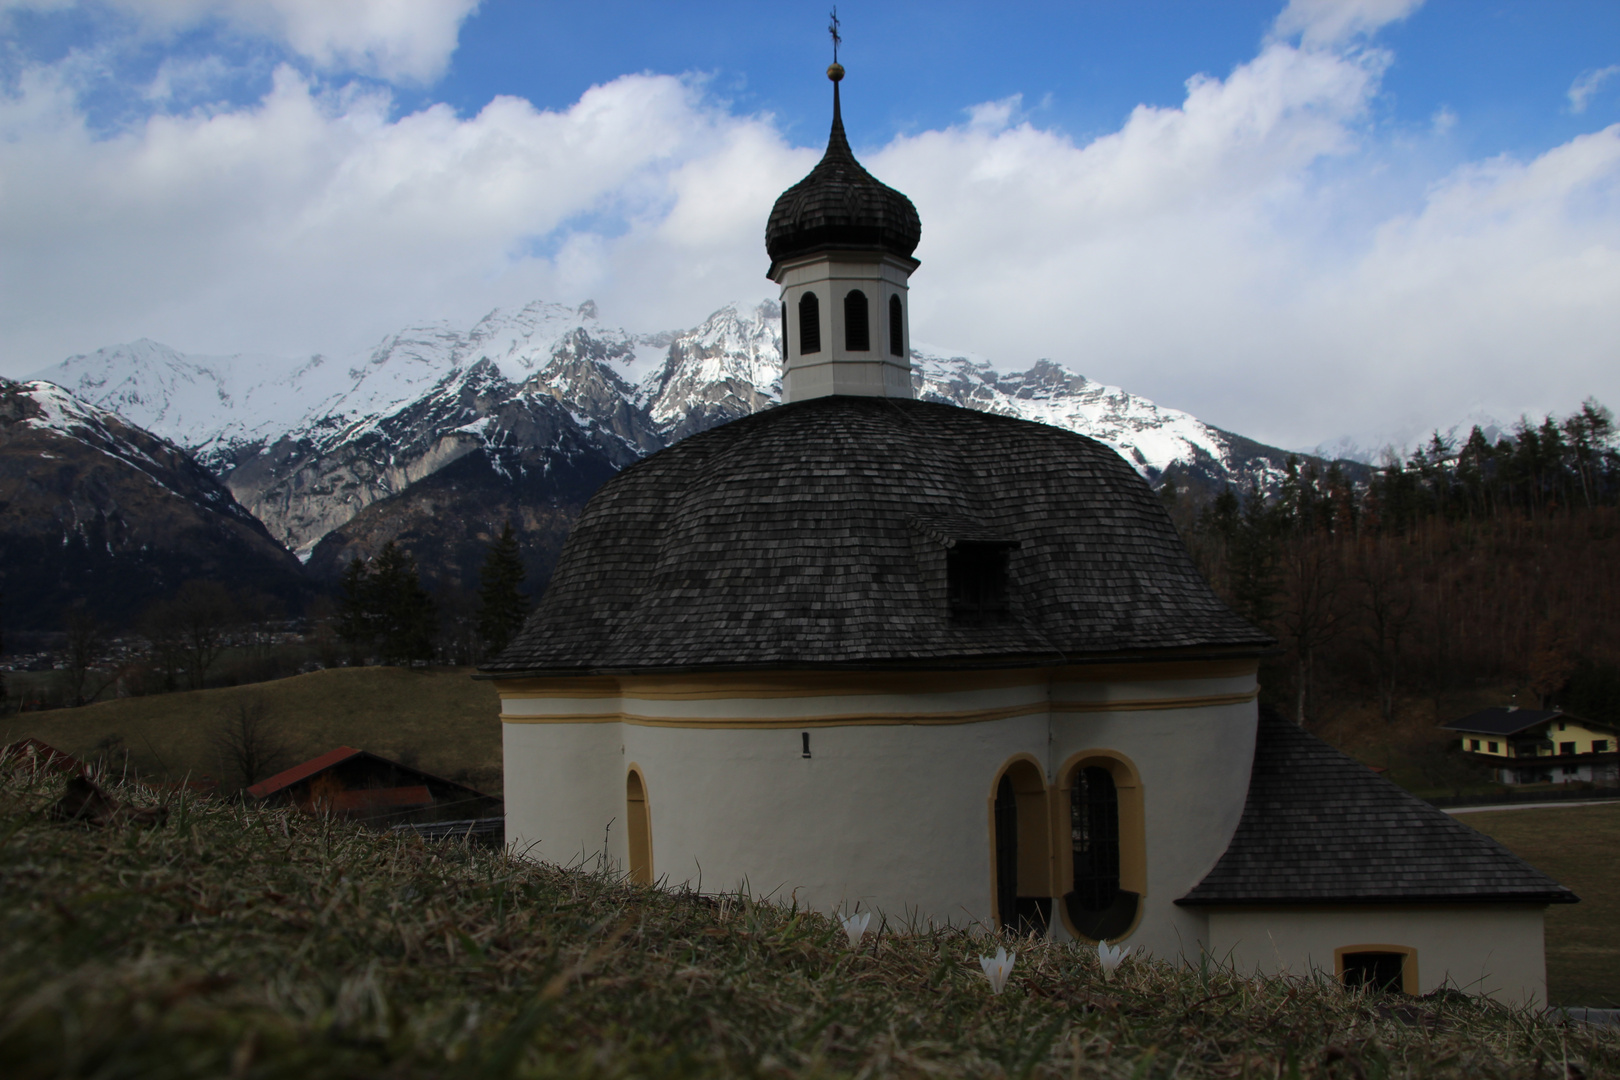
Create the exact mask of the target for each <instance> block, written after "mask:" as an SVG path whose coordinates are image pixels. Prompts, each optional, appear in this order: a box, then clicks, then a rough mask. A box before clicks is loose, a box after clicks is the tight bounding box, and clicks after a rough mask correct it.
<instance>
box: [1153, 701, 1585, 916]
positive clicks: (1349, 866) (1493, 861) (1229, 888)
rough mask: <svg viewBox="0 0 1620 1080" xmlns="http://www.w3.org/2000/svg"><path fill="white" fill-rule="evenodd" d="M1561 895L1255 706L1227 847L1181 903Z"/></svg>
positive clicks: (1563, 892)
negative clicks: (1239, 812) (1245, 788)
mask: <svg viewBox="0 0 1620 1080" xmlns="http://www.w3.org/2000/svg"><path fill="white" fill-rule="evenodd" d="M1485 902H1491V903H1514V902H1517V903H1530V904H1567V903H1574V902H1576V896H1575V894H1574V893H1572V892H1570V891H1569V890H1568V889H1566V888H1564V887H1563V886H1562V885H1560V884H1558V883H1557V882H1556V881H1554V880H1552V879H1551V878H1549V877H1548V876H1547V875H1545V874H1543V873H1542V872H1541V871H1539V870H1537V869H1535V868H1534V867H1532V866H1531V865H1529V864H1528V863H1526V862H1525V861H1524V860H1522V859H1520V858H1519V857H1518V856H1517V855H1514V854H1513V853H1512V852H1510V851H1508V850H1507V849H1506V848H1505V847H1503V846H1502V845H1501V844H1498V843H1497V842H1496V841H1495V840H1492V839H1491V838H1490V837H1488V836H1486V835H1485V834H1483V833H1481V832H1478V831H1476V830H1474V829H1471V828H1469V827H1468V826H1467V825H1464V824H1462V823H1461V822H1459V821H1457V820H1455V819H1454V818H1452V817H1451V816H1450V815H1449V814H1446V813H1445V812H1444V811H1441V810H1438V809H1436V808H1435V807H1433V806H1430V805H1429V804H1428V803H1426V802H1424V801H1423V800H1422V799H1419V798H1418V797H1417V796H1415V795H1412V794H1410V793H1408V792H1406V791H1404V790H1403V789H1401V788H1399V787H1397V786H1396V785H1395V784H1393V783H1391V782H1390V781H1388V780H1385V779H1384V778H1383V777H1381V776H1378V775H1377V774H1375V773H1374V772H1372V771H1371V770H1370V769H1368V768H1367V767H1366V766H1365V765H1363V764H1361V763H1360V762H1358V761H1355V760H1354V759H1352V758H1349V757H1346V756H1345V755H1344V754H1341V753H1340V752H1339V751H1337V750H1335V749H1333V748H1332V747H1331V746H1329V745H1328V744H1327V743H1325V742H1323V741H1322V740H1321V739H1318V738H1317V737H1316V736H1314V735H1312V734H1310V733H1309V732H1306V731H1304V730H1302V729H1301V728H1299V727H1298V726H1296V725H1295V724H1293V723H1290V722H1289V721H1287V720H1284V719H1282V718H1281V717H1280V716H1278V715H1277V714H1276V712H1275V711H1273V710H1271V709H1262V710H1261V711H1260V727H1259V734H1258V738H1257V740H1256V743H1255V751H1254V769H1253V771H1252V772H1251V773H1250V776H1249V796H1248V801H1247V802H1246V803H1245V804H1244V807H1243V817H1242V819H1241V820H1240V821H1239V823H1238V827H1237V832H1236V833H1235V834H1233V836H1232V842H1231V843H1230V844H1228V845H1227V848H1226V853H1225V854H1224V855H1222V856H1221V858H1220V861H1219V862H1217V863H1216V864H1215V868H1214V869H1213V870H1211V871H1210V872H1209V873H1208V875H1206V876H1205V878H1204V880H1203V881H1201V882H1199V883H1198V885H1197V886H1196V887H1195V888H1194V889H1193V890H1192V891H1191V892H1189V893H1188V894H1187V895H1186V896H1184V897H1182V898H1181V899H1180V900H1177V901H1176V903H1178V904H1186V905H1189V906H1217V905H1221V906H1231V905H1257V904H1378V903H1404V904H1410V903H1485Z"/></svg>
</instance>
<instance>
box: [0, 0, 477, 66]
mask: <svg viewBox="0 0 1620 1080" xmlns="http://www.w3.org/2000/svg"><path fill="white" fill-rule="evenodd" d="M479 2H480V0H0V12H4V11H5V10H6V9H8V8H9V9H12V10H21V9H31V10H36V11H61V10H67V9H70V8H80V9H88V10H91V11H95V10H98V9H99V10H102V11H117V12H119V13H121V14H123V15H125V16H126V17H129V18H131V19H133V20H135V22H136V23H137V24H139V25H140V26H141V27H143V28H144V29H146V30H147V31H149V32H155V33H168V32H173V31H176V30H180V29H185V28H189V27H193V26H197V25H199V24H201V23H204V22H207V21H210V20H220V21H222V22H224V23H226V24H229V25H231V26H234V27H236V28H237V29H239V30H241V31H244V32H246V33H249V34H255V35H264V36H267V37H269V38H272V39H274V40H276V41H279V42H281V43H282V44H283V45H285V46H286V47H287V48H289V49H291V50H292V51H293V52H294V53H296V54H297V55H298V56H301V57H304V58H305V59H307V60H309V61H310V62H312V63H314V64H316V65H317V66H319V67H322V68H329V69H330V68H337V69H342V70H345V71H357V72H362V73H364V74H367V75H375V76H378V77H380V78H384V79H393V80H404V81H412V82H431V81H433V80H434V79H436V78H437V77H438V76H439V75H441V74H442V73H443V72H444V69H445V66H446V65H447V64H448V63H449V62H450V56H451V54H452V53H454V52H455V49H456V39H457V35H458V34H459V32H460V29H461V23H462V21H463V20H464V19H466V18H467V16H469V15H471V14H472V13H473V11H474V10H476V9H477V7H478V4H479Z"/></svg>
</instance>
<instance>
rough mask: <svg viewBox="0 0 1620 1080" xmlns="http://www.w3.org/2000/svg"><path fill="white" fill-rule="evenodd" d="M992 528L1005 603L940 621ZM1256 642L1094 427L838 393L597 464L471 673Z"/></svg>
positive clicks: (1038, 657) (847, 662)
mask: <svg viewBox="0 0 1620 1080" xmlns="http://www.w3.org/2000/svg"><path fill="white" fill-rule="evenodd" d="M987 541H988V542H997V541H1000V542H1001V543H1002V544H1003V545H1004V546H1005V550H1007V551H1008V576H1009V582H1008V592H1009V595H1008V600H1009V608H1010V611H1009V615H1008V618H1007V619H1005V620H1004V621H1000V622H991V623H989V624H986V625H978V626H969V625H959V624H956V623H953V622H952V621H951V619H950V616H949V605H948V599H947V594H946V559H947V556H946V553H947V550H948V549H949V547H950V546H952V545H953V544H954V543H956V542H979V543H984V542H987ZM1269 645H1270V639H1269V638H1267V637H1266V636H1265V635H1264V634H1262V633H1261V632H1260V631H1258V630H1256V629H1255V628H1254V627H1252V626H1250V625H1249V624H1248V623H1246V622H1245V621H1243V620H1242V619H1240V618H1239V617H1238V616H1236V615H1234V614H1233V613H1232V612H1231V610H1229V609H1228V608H1227V607H1226V606H1225V605H1224V604H1223V603H1222V602H1221V601H1220V600H1219V599H1218V598H1217V597H1216V596H1215V594H1214V593H1213V592H1211V591H1210V589H1209V586H1208V585H1206V584H1205V582H1204V580H1203V578H1202V577H1200V576H1199V574H1198V572H1197V570H1195V569H1194V567H1193V565H1192V562H1191V560H1190V559H1189V558H1188V556H1187V553H1186V549H1185V548H1184V547H1183V546H1182V544H1181V540H1180V538H1179V537H1178V536H1177V534H1176V530H1175V526H1174V525H1173V524H1172V523H1171V521H1170V518H1169V516H1168V515H1167V514H1166V513H1165V511H1164V509H1163V507H1162V506H1161V505H1160V503H1159V501H1158V499H1157V498H1156V497H1155V496H1154V494H1153V492H1152V491H1151V490H1150V489H1149V488H1148V486H1147V484H1146V483H1144V482H1143V480H1142V479H1141V478H1140V477H1139V476H1137V474H1136V473H1135V471H1134V470H1132V469H1131V467H1130V466H1129V465H1128V464H1126V462H1125V461H1124V459H1122V458H1121V457H1120V456H1119V455H1118V454H1117V453H1115V452H1114V451H1113V450H1111V449H1110V448H1108V447H1107V446H1104V445H1103V444H1102V443H1099V442H1097V441H1095V440H1093V439H1088V438H1086V437H1085V436H1082V435H1076V434H1074V433H1073V432H1069V431H1063V430H1060V429H1058V428H1054V427H1048V426H1046V425H1044V424H1037V423H1032V422H1030V421H1026V420H1016V419H1012V418H1009V417H1003V416H993V415H990V414H987V413H982V412H977V411H974V410H970V409H962V408H957V407H955V406H951V405H940V404H933V403H929V402H921V401H911V400H905V399H895V398H862V397H841V396H832V397H823V398H816V399H813V400H809V401H803V402H797V403H794V404H790V405H782V406H778V407H776V408H773V409H769V410H767V411H765V412H762V413H757V414H755V415H753V416H750V417H745V418H743V419H741V420H736V421H733V422H732V423H729V424H726V425H724V426H722V427H719V428H715V429H713V430H711V431H708V432H705V433H704V434H701V435H695V436H693V437H691V438H689V439H686V440H685V441H683V442H680V443H677V444H675V445H674V446H672V447H670V448H669V449H666V450H663V451H661V452H659V453H657V454H654V455H652V456H651V457H648V458H646V459H644V460H643V461H641V462H639V463H637V464H635V465H633V466H631V467H630V468H627V469H625V470H624V471H623V472H622V473H620V474H619V475H618V476H617V477H615V478H614V479H613V480H611V481H609V482H608V483H607V484H606V485H605V486H604V487H603V488H602V489H601V490H600V491H599V492H598V493H597V494H596V496H595V497H594V498H593V499H592V500H591V502H590V504H589V505H588V506H587V507H586V509H585V512H584V514H583V515H581V517H580V519H579V522H578V524H576V525H575V527H574V530H573V533H572V534H571V535H570V536H569V538H568V542H567V545H566V546H565V547H564V549H563V552H562V556H561V558H560V559H559V561H558V564H557V569H556V571H555V573H554V574H553V576H552V579H551V584H550V587H549V588H548V589H547V591H546V594H545V596H544V598H543V599H542V600H541V602H540V604H539V606H538V608H537V609H536V610H535V612H534V614H533V615H532V616H531V617H530V619H529V622H528V624H527V625H526V626H525V627H524V629H523V631H522V632H521V633H520V634H519V635H518V636H517V638H516V639H515V640H514V641H513V643H512V644H511V645H510V646H509V647H508V648H507V649H506V651H505V652H503V653H502V654H501V655H500V656H499V657H497V658H496V659H495V660H494V661H493V662H491V663H489V664H487V665H486V666H485V667H484V669H483V670H484V671H485V672H486V673H489V674H494V675H503V674H520V673H535V674H587V673H592V672H633V671H648V670H666V671H667V670H670V669H696V668H708V669H715V668H722V669H747V668H783V667H797V666H817V667H823V666H825V667H840V668H873V667H880V668H893V667H923V668H940V667H949V666H963V665H983V666H1014V665H1023V664H1031V663H1061V662H1064V661H1065V660H1077V659H1081V658H1085V657H1094V656H1098V655H1106V656H1110V657H1116V656H1121V655H1124V656H1130V655H1132V654H1141V653H1144V652H1155V653H1156V654H1157V655H1162V653H1158V652H1157V651H1158V650H1182V651H1184V652H1186V651H1191V652H1195V653H1196V652H1201V651H1202V652H1209V651H1228V650H1245V651H1248V652H1251V653H1252V652H1254V651H1256V650H1258V649H1262V648H1265V647H1268V646H1269Z"/></svg>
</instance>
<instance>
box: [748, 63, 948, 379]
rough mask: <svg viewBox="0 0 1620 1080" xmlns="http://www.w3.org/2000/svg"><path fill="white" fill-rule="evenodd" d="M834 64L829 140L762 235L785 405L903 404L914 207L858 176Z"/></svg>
mask: <svg viewBox="0 0 1620 1080" xmlns="http://www.w3.org/2000/svg"><path fill="white" fill-rule="evenodd" d="M836 43H837V38H836V36H835V38H834V54H833V55H834V60H833V65H832V66H831V67H829V68H828V69H827V78H829V79H831V80H832V84H833V118H832V133H831V134H830V135H829V136H828V139H827V152H826V153H825V154H824V155H822V158H821V162H820V164H818V165H817V166H816V167H815V168H814V169H812V170H810V175H808V176H806V177H805V178H804V179H803V180H800V181H799V182H798V183H797V184H795V185H793V186H792V187H790V188H788V189H787V190H786V191H784V192H783V193H782V195H781V197H780V198H778V199H777V200H776V206H775V207H773V208H772V210H771V217H770V222H769V223H768V224H767V225H766V227H765V250H766V252H767V253H768V254H769V255H770V257H771V268H770V270H769V271H768V276H769V277H770V279H771V280H772V281H774V282H776V284H777V285H779V286H781V289H782V293H781V298H782V400H783V402H784V403H785V402H791V401H804V400H806V399H808V398H816V397H826V396H827V395H829V394H852V395H861V396H866V397H900V398H909V397H911V396H912V390H911V326H910V307H911V304H910V296H909V288H908V282H909V281H910V279H911V272H912V271H913V270H915V269H917V267H918V265H920V264H919V263H918V262H917V260H916V259H913V258H912V257H911V253H912V252H913V251H915V250H916V248H917V243H918V241H919V240H921V239H922V220H921V219H920V218H919V217H918V216H917V208H916V207H915V206H913V205H912V204H911V200H910V199H908V198H906V197H905V196H904V195H902V194H901V193H900V192H898V191H896V190H894V189H893V188H891V187H888V186H886V185H884V184H882V183H881V182H879V181H878V180H877V179H876V178H875V177H873V176H872V174H871V173H869V172H867V171H866V170H865V169H863V168H862V167H861V164H860V162H858V161H856V160H855V155H854V153H853V152H851V150H850V148H849V140H848V139H847V138H846V137H845V135H844V119H843V114H842V108H841V103H840V101H839V92H838V91H839V83H840V82H841V81H842V80H843V78H844V68H843V65H841V64H839V63H838V62H837V52H836Z"/></svg>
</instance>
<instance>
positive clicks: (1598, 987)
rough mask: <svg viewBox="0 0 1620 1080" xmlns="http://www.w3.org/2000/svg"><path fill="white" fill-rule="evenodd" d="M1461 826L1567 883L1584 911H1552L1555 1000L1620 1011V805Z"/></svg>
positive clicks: (1550, 979) (1506, 813)
mask: <svg viewBox="0 0 1620 1080" xmlns="http://www.w3.org/2000/svg"><path fill="white" fill-rule="evenodd" d="M1457 820H1459V821H1461V822H1464V823H1465V824H1468V825H1471V826H1473V827H1474V828H1476V829H1478V830H1479V831H1480V832H1483V833H1485V834H1487V835H1489V836H1493V837H1495V838H1496V839H1497V840H1499V841H1501V843H1502V844H1503V845H1505V846H1506V847H1507V848H1508V849H1509V850H1511V851H1512V852H1514V853H1515V854H1516V855H1518V856H1519V857H1520V858H1522V859H1524V860H1525V861H1526V862H1528V863H1530V864H1531V865H1532V866H1534V867H1536V868H1537V869H1538V870H1541V871H1542V872H1543V873H1546V874H1549V875H1551V876H1552V877H1553V878H1554V879H1556V880H1558V881H1561V882H1563V883H1564V884H1565V885H1568V886H1569V887H1570V888H1571V889H1574V890H1575V894H1576V895H1577V896H1579V897H1580V898H1581V902H1580V903H1578V904H1557V905H1554V906H1552V907H1549V908H1548V909H1547V994H1548V997H1549V998H1550V999H1551V1000H1552V1001H1553V1002H1554V1003H1556V1004H1562V1005H1586V1006H1591V1007H1594V1008H1609V1009H1613V1008H1620V803H1611V804H1609V805H1606V806H1570V807H1556V808H1551V809H1545V810H1491V811H1488V812H1485V813H1475V814H1464V815H1462V816H1460V817H1459V818H1458V819H1457Z"/></svg>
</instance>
